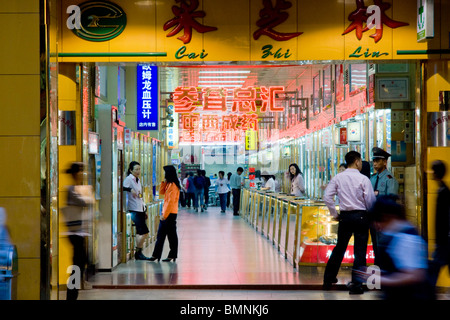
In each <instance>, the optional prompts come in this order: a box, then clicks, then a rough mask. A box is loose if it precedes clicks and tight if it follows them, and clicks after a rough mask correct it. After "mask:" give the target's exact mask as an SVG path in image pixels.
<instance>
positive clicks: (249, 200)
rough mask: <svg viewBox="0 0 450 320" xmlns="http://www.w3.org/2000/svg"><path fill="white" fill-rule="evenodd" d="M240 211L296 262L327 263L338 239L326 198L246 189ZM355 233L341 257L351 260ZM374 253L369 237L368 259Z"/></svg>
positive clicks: (351, 261) (368, 261)
mask: <svg viewBox="0 0 450 320" xmlns="http://www.w3.org/2000/svg"><path fill="white" fill-rule="evenodd" d="M242 192H243V195H242V197H241V199H242V200H241V201H242V202H241V215H242V217H243V218H244V219H245V220H246V221H247V222H248V223H249V224H250V225H251V226H253V227H254V228H255V229H256V230H257V231H258V232H260V233H261V234H262V235H263V236H266V237H267V239H269V240H271V241H272V243H273V245H274V246H276V247H277V249H278V250H279V251H280V252H281V253H282V254H283V255H284V256H285V258H286V259H288V260H290V261H291V262H292V264H293V265H294V266H297V265H325V264H326V263H327V262H328V258H329V257H330V255H331V252H332V251H333V248H334V247H335V245H336V241H337V229H338V222H337V221H334V220H332V217H331V216H330V213H329V210H328V208H327V206H326V205H325V203H324V202H322V201H315V200H309V199H302V198H297V197H294V196H289V195H286V194H280V193H271V192H264V191H260V190H256V189H243V190H242ZM353 260H354V257H353V237H352V238H351V239H350V242H349V245H348V247H347V251H346V253H345V256H344V259H343V261H342V264H343V265H347V264H352V263H353ZM373 262H374V253H373V248H372V244H371V242H370V239H369V244H368V246H367V263H368V264H373Z"/></svg>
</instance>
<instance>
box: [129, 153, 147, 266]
mask: <svg viewBox="0 0 450 320" xmlns="http://www.w3.org/2000/svg"><path fill="white" fill-rule="evenodd" d="M140 175H141V165H140V164H139V162H137V161H131V162H130V165H129V166H128V176H127V177H126V178H125V180H124V181H123V191H126V192H127V209H128V212H130V213H131V220H132V221H133V222H134V225H135V226H136V235H137V236H136V251H135V253H134V258H135V259H136V260H149V258H148V257H146V256H144V254H143V253H142V248H143V246H144V242H145V239H147V238H148V234H149V232H150V230H148V227H147V224H146V223H145V220H146V219H147V213H146V211H147V208H146V206H145V204H144V201H143V200H142V186H141V181H140V180H139V176H140Z"/></svg>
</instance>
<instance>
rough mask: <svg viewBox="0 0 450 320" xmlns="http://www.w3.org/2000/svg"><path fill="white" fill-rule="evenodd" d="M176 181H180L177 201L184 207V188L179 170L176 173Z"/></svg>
mask: <svg viewBox="0 0 450 320" xmlns="http://www.w3.org/2000/svg"><path fill="white" fill-rule="evenodd" d="M178 181H179V182H180V186H181V189H180V200H179V203H180V205H181V206H182V207H183V208H184V207H186V189H185V188H184V185H183V178H182V177H181V172H179V173H178Z"/></svg>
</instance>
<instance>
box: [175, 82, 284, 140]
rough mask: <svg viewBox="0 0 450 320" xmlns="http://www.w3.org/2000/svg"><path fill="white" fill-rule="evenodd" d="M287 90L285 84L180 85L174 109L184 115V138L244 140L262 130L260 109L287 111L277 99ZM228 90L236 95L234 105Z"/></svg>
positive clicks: (182, 122)
mask: <svg viewBox="0 0 450 320" xmlns="http://www.w3.org/2000/svg"><path fill="white" fill-rule="evenodd" d="M284 92H285V88H284V87H282V86H274V87H258V88H256V87H247V88H234V89H226V88H202V89H201V91H198V90H197V88H195V87H177V88H176V89H175V91H174V93H173V102H174V106H175V107H174V111H175V112H176V113H180V114H181V129H182V132H181V135H180V141H189V142H200V141H202V142H216V141H242V140H243V139H245V132H246V131H248V130H250V131H255V132H256V131H258V114H257V112H258V111H259V113H265V112H284V106H283V105H282V104H280V103H279V102H278V101H277V100H278V94H283V93H284ZM228 93H231V96H232V100H231V103H230V108H228V106H227V95H228ZM200 101H201V102H200ZM228 109H230V110H229V111H228V113H227V110H228ZM199 111H204V113H203V112H202V113H201V114H200V113H198V112H199ZM209 112H211V113H209ZM214 112H215V113H214ZM217 112H220V113H221V114H217ZM223 113H225V114H223Z"/></svg>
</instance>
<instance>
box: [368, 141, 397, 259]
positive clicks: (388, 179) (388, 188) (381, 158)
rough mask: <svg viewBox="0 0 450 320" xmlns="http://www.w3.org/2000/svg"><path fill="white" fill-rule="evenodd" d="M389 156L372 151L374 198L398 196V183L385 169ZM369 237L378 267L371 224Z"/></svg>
mask: <svg viewBox="0 0 450 320" xmlns="http://www.w3.org/2000/svg"><path fill="white" fill-rule="evenodd" d="M390 156H391V155H390V154H389V153H388V152H386V151H384V150H383V149H381V148H378V147H374V148H373V149H372V159H373V168H374V169H375V171H376V173H374V174H373V175H372V176H371V177H370V182H371V183H372V187H373V190H374V192H375V196H376V197H380V196H383V195H389V194H394V195H397V194H398V182H397V180H396V179H395V178H394V176H393V175H392V173H391V172H390V171H389V170H388V169H387V161H388V159H389V157H390ZM370 237H371V238H372V247H373V252H374V254H375V264H376V265H378V263H379V262H378V233H377V230H376V228H375V227H374V224H373V222H371V224H370Z"/></svg>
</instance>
